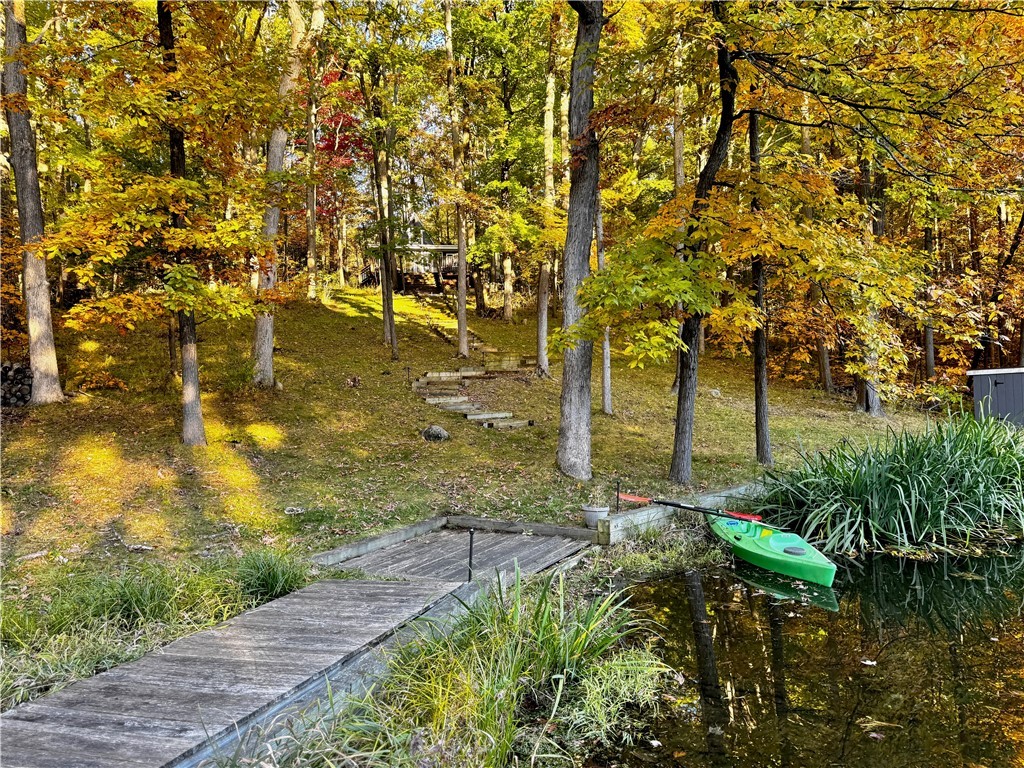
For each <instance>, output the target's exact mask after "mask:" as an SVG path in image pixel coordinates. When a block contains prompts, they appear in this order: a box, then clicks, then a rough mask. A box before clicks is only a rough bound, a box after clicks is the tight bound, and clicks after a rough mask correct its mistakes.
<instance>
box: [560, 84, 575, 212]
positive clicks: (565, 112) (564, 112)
mask: <svg viewBox="0 0 1024 768" xmlns="http://www.w3.org/2000/svg"><path fill="white" fill-rule="evenodd" d="M559 108H560V117H561V118H562V119H561V124H560V126H559V127H560V129H561V131H560V134H561V136H560V138H561V150H562V186H563V188H564V189H565V190H566V192H564V193H563V194H565V195H566V196H565V197H564V198H562V200H563V204H564V205H565V206H566V207H568V205H569V196H568V189H569V185H570V184H571V179H570V166H571V164H572V156H571V152H570V149H569V92H568V91H565V90H563V91H562V93H561V99H560V100H559Z"/></svg>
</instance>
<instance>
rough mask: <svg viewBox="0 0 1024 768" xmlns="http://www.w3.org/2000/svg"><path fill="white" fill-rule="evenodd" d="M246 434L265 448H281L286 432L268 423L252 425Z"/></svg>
mask: <svg viewBox="0 0 1024 768" xmlns="http://www.w3.org/2000/svg"><path fill="white" fill-rule="evenodd" d="M245 431H246V433H247V434H248V435H249V437H251V438H252V439H253V440H255V441H256V442H257V443H258V444H259V445H261V446H262V447H264V448H280V447H281V446H282V445H283V444H284V432H283V431H281V429H280V428H278V427H276V426H275V425H273V424H269V423H267V422H259V423H256V424H250V425H249V426H247V427H246V428H245Z"/></svg>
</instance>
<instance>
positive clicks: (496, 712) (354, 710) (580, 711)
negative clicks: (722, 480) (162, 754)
mask: <svg viewBox="0 0 1024 768" xmlns="http://www.w3.org/2000/svg"><path fill="white" fill-rule="evenodd" d="M642 630H643V627H642V626H641V625H640V624H639V623H638V622H637V620H636V618H635V617H634V615H633V613H632V611H631V610H630V609H629V608H628V607H627V606H626V605H625V600H624V599H623V597H622V596H621V594H620V593H612V594H609V595H604V596H601V597H598V598H596V599H594V600H593V601H590V602H580V601H578V600H577V599H575V598H573V597H571V595H570V590H569V588H568V587H567V586H566V584H565V583H564V581H563V580H562V579H561V578H559V579H557V580H555V579H554V578H553V577H549V578H547V579H545V580H543V581H539V582H538V581H534V582H524V581H523V580H521V579H520V578H519V577H517V578H516V579H515V580H514V581H512V582H511V583H510V584H509V585H507V587H506V588H504V589H502V588H496V589H495V590H494V591H493V592H491V593H489V594H485V595H483V596H481V597H480V598H479V599H478V600H477V601H476V602H475V603H474V604H472V605H469V606H467V607H466V610H465V613H464V614H463V615H462V616H460V617H459V618H458V619H456V620H455V621H454V623H453V624H452V625H450V626H447V627H445V626H441V625H429V626H428V627H426V628H425V629H424V631H423V632H422V633H421V634H420V635H419V636H418V637H417V638H415V639H414V640H413V641H412V642H410V643H408V644H406V645H403V646H402V647H401V648H400V649H398V650H397V651H396V652H395V653H394V655H393V656H392V657H391V658H390V659H389V664H388V670H387V673H386V674H385V676H384V677H383V678H382V679H381V681H380V682H379V683H378V685H377V687H376V688H375V689H374V690H373V691H371V693H370V694H368V695H367V696H366V697H365V698H362V699H360V700H357V701H355V702H351V701H349V702H342V703H337V704H335V705H334V709H333V712H332V713H331V714H329V715H328V716H326V717H324V716H321V717H318V718H314V719H313V720H312V721H311V722H307V723H304V724H303V725H302V726H301V727H298V728H295V727H293V728H292V729H291V730H289V731H288V732H286V733H284V734H281V735H279V736H277V737H275V738H273V739H271V740H270V741H269V742H267V743H266V744H265V745H264V746H263V747H262V749H261V750H260V754H258V755H257V756H255V757H251V758H240V757H238V756H235V757H234V758H231V761H230V762H229V763H228V764H230V765H234V766H241V765H256V764H259V765H265V766H271V765H272V766H278V767H281V768H283V766H289V767H290V768H327V767H328V766H331V767H334V766H360V767H363V768H368V767H371V766H373V767H376V766H409V767H410V768H411V767H412V766H428V765H429V766H441V765H444V766H452V767H459V768H462V767H465V768H469V767H470V766H472V767H473V768H499V767H500V766H505V765H509V764H513V763H515V764H531V765H533V764H536V765H541V764H550V763H551V761H552V760H554V761H556V762H558V763H559V764H567V763H571V762H572V761H571V757H570V756H572V755H575V754H580V753H586V752H590V751H593V750H594V749H596V748H600V747H601V746H604V745H609V744H612V743H616V742H619V741H623V740H625V741H629V740H630V739H631V734H632V732H633V731H634V729H637V728H639V727H640V726H639V725H638V723H640V722H648V721H649V719H650V717H651V716H652V715H653V714H654V713H656V711H657V707H658V703H659V701H660V698H661V693H662V691H663V689H664V685H665V683H666V682H667V680H668V675H669V669H668V668H667V667H666V666H665V665H664V664H663V663H662V662H661V661H660V659H658V657H657V656H655V655H654V653H653V652H652V651H650V650H649V649H648V647H647V646H646V645H645V644H644V643H643V642H642V641H641V638H640V634H641V632H642ZM640 715H643V717H642V718H640V717H639V716H640Z"/></svg>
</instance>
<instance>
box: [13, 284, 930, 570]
mask: <svg viewBox="0 0 1024 768" xmlns="http://www.w3.org/2000/svg"><path fill="white" fill-rule="evenodd" d="M379 307H380V304H379V298H378V297H377V296H376V294H374V293H373V292H368V291H356V290H350V291H346V292H345V293H344V294H343V295H341V296H340V297H338V298H336V299H333V300H331V301H328V302H326V303H323V304H319V303H318V304H304V303H296V304H293V305H291V306H289V307H286V308H283V309H281V311H280V312H279V314H278V320H277V342H278V345H279V351H278V352H277V355H276V372H277V376H278V378H279V379H280V380H281V382H282V384H283V389H282V390H280V391H269V392H267V391H256V390H253V389H252V388H251V387H250V386H249V385H248V380H249V375H250V370H251V367H250V366H251V360H250V357H251V355H250V348H251V335H252V329H251V321H239V322H235V323H233V324H225V323H213V322H210V323H205V324H203V325H201V326H200V361H201V366H202V372H201V375H202V386H203V406H204V413H205V418H206V430H207V437H208V440H209V446H208V447H207V448H205V449H189V448H185V447H184V446H182V445H181V444H180V439H179V418H180V405H179V387H178V384H177V382H176V381H175V380H173V379H170V378H169V377H168V375H167V368H168V363H167V361H168V355H167V342H166V327H165V326H163V327H162V326H157V325H153V326H148V327H146V328H143V329H141V330H139V331H137V332H135V333H132V334H128V335H124V336H121V335H117V334H115V333H112V332H102V333H89V334H79V333H73V332H71V331H69V330H67V329H64V330H61V331H60V332H59V334H58V337H59V347H60V363H61V366H62V371H65V372H66V377H67V380H68V382H69V383H70V385H72V386H75V385H76V383H77V382H81V381H83V380H85V379H87V378H89V379H91V380H93V381H94V382H95V381H101V380H105V379H111V377H112V379H116V380H120V381H122V382H123V383H124V385H125V387H126V389H125V390H121V389H120V388H115V389H103V390H92V391H89V392H87V393H82V394H78V395H76V396H75V397H72V398H70V399H69V400H68V401H67V402H66V403H65V404H63V405H56V406H47V407H43V408H36V409H32V410H24V409H20V410H10V411H7V412H5V413H4V415H3V454H2V457H3V492H2V495H0V505H2V510H0V511H2V523H3V525H2V527H3V565H4V571H5V582H6V588H19V587H24V585H25V584H26V582H31V581H32V577H33V575H35V574H37V573H40V572H42V571H45V570H46V569H47V568H48V566H50V565H56V564H63V563H69V562H70V563H74V562H78V561H90V562H96V563H109V564H111V565H114V564H117V563H120V562H132V561H136V560H142V559H153V558H157V559H161V560H176V559H180V558H183V557H188V556H210V555H215V554H222V553H223V554H230V553H240V552H241V551H243V550H245V549H247V548H249V547H252V546H259V545H263V546H272V547H275V548H282V549H290V550H293V551H296V552H297V553H302V552H313V551H320V550H325V549H329V548H331V547H334V546H337V545H339V544H341V543H344V542H345V541H349V540H352V539H355V538H358V537H362V536H366V535H369V534H372V533H375V532H379V531H382V530H386V529H389V528H394V527H397V526H400V525H403V524H407V523H410V522H414V521H416V520H420V519H423V518H427V517H431V516H435V515H441V514H449V513H452V514H473V515H491V516H500V517H502V518H507V519H527V520H534V521H548V522H558V523H566V522H569V523H572V524H578V523H579V520H578V517H579V515H578V512H577V510H578V508H579V504H580V503H581V502H586V501H590V500H593V501H598V500H600V501H605V502H611V498H612V495H613V488H614V483H615V480H616V479H620V480H621V481H622V486H623V488H624V489H626V490H629V491H632V492H640V493H665V494H675V495H677V496H679V495H682V493H683V489H679V488H673V487H672V486H671V485H670V484H668V483H667V482H666V481H665V480H664V477H665V475H666V474H667V470H668V465H669V461H670V457H671V450H672V433H673V416H674V413H675V402H674V398H673V397H672V396H671V395H670V394H669V385H670V384H671V381H672V376H673V371H672V368H671V366H669V365H663V366H656V367H648V368H647V369H645V370H638V369H631V368H629V367H628V365H627V361H626V360H625V359H624V358H614V359H613V377H612V378H613V392H614V395H613V402H614V406H615V415H614V416H605V415H603V414H601V413H600V409H599V403H600V367H599V366H595V374H596V376H595V381H594V393H595V394H594V401H595V405H597V412H595V415H594V420H593V464H594V475H595V479H594V481H593V482H592V483H590V484H585V483H578V482H575V481H573V480H569V479H567V478H565V477H563V476H561V475H560V474H559V473H558V471H557V470H556V468H555V447H556V443H557V439H558V408H559V384H558V378H557V377H558V375H559V373H560V370H559V367H558V365H557V363H556V364H555V365H554V366H553V371H552V372H553V374H554V375H555V378H554V379H553V380H541V379H537V378H536V377H534V376H532V375H530V376H527V375H515V376H503V377H500V378H498V379H494V380H488V381H475V382H473V383H472V384H471V386H470V391H469V393H470V395H471V397H472V398H473V399H479V400H480V401H481V402H483V403H485V404H486V405H487V406H488V407H494V408H498V409H507V410H512V411H514V412H515V413H516V415H517V417H520V418H527V419H533V420H534V421H535V422H536V426H534V427H531V428H526V429H520V430H517V431H513V432H497V431H494V430H489V429H483V428H480V427H477V426H473V425H472V424H471V423H469V422H468V421H466V420H465V419H463V418H461V417H460V416H459V415H457V414H451V413H447V412H444V411H441V410H439V409H437V408H436V407H434V406H432V405H428V404H426V403H425V402H423V400H421V399H420V398H419V397H418V396H416V395H415V394H414V393H413V392H412V391H411V388H410V385H409V383H408V378H409V376H410V375H411V376H412V377H415V376H417V375H420V374H422V373H423V372H424V371H427V370H444V369H454V368H457V367H458V365H459V364H460V363H459V361H457V360H455V359H454V358H453V352H454V349H453V347H451V346H450V345H448V344H446V343H445V342H444V341H443V340H441V339H440V338H438V336H437V335H436V334H435V333H433V332H432V331H431V330H430V327H429V326H430V324H432V323H433V324H438V325H447V326H449V327H452V326H454V321H453V320H452V319H451V318H450V317H448V316H446V315H445V314H443V313H442V312H440V311H439V310H438V309H437V308H436V306H435V305H431V304H425V303H421V302H418V301H416V300H415V299H413V298H411V297H404V296H398V297H397V299H396V309H397V315H398V329H399V337H400V352H401V360H400V361H398V362H392V361H391V360H390V355H389V353H388V350H387V348H385V347H384V345H383V344H382V340H381V321H380V309H379ZM523 314H527V313H523ZM470 326H471V328H472V329H473V330H474V331H476V332H477V333H478V334H479V335H480V336H481V337H482V338H483V339H484V340H485V341H486V342H487V343H489V344H492V345H494V346H497V347H498V348H499V349H500V350H501V351H503V352H521V353H524V354H532V353H533V352H534V344H535V341H534V339H535V325H534V324H533V323H532V322H526V323H516V324H509V323H505V322H502V321H499V320H481V319H477V318H472V319H471V321H470ZM598 359H599V358H598ZM68 388H69V389H71V386H69V387H68ZM713 390H714V391H713ZM770 397H771V427H772V438H773V441H772V442H773V445H774V448H775V457H776V461H777V463H778V464H779V465H781V466H789V465H793V464H795V463H796V462H797V461H798V460H799V453H800V452H801V451H815V450H819V449H822V448H825V447H828V446H829V445H832V444H833V443H835V442H837V441H839V440H843V439H849V440H852V441H864V440H869V439H872V438H875V437H879V436H881V435H883V434H884V433H885V432H886V430H888V429H890V428H896V429H899V428H900V427H902V426H906V427H908V428H911V429H917V428H920V427H921V426H922V425H923V423H924V418H925V417H924V416H923V415H921V414H920V413H919V412H916V411H906V412H897V413H896V415H895V416H890V417H889V418H887V419H884V420H875V419H871V418H868V417H867V416H865V415H863V414H857V413H854V412H853V411H852V410H851V403H850V402H848V401H847V400H844V399H842V398H839V397H832V396H827V395H825V394H823V393H821V392H818V391H815V390H812V389H808V388H806V387H798V386H794V385H790V384H787V383H784V382H778V383H773V385H772V387H771V391H770ZM753 411H754V405H753V389H752V385H751V376H750V365H749V361H748V360H744V359H727V358H718V357H715V356H714V355H713V354H708V355H706V356H705V357H704V358H703V359H702V362H701V370H700V392H699V394H698V397H697V420H696V434H697V439H696V444H695V465H694V475H695V478H696V480H697V486H696V488H694V489H692V490H705V489H708V488H720V487H723V486H727V485H730V484H734V483H738V482H742V481H746V480H750V479H752V478H754V477H756V476H757V474H758V467H757V464H756V462H755V461H754V457H753V450H754V426H753ZM432 423H436V424H439V425H441V426H443V427H444V428H445V429H446V430H448V432H449V433H450V434H451V440H448V441H445V442H441V443H428V442H425V441H424V440H423V439H422V437H421V436H420V431H421V430H422V429H423V428H424V427H426V426H428V425H429V424H432Z"/></svg>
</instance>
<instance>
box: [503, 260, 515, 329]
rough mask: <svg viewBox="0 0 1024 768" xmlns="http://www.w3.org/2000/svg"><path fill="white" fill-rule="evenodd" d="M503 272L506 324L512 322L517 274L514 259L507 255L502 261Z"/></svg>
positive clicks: (504, 317)
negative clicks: (513, 294)
mask: <svg viewBox="0 0 1024 768" xmlns="http://www.w3.org/2000/svg"><path fill="white" fill-rule="evenodd" d="M501 271H502V274H503V275H504V278H505V281H504V284H503V286H502V289H503V294H504V299H505V304H504V308H503V312H502V318H503V319H504V320H505V321H506V322H511V321H512V289H513V287H514V280H515V272H513V271H512V257H511V256H509V255H508V254H505V258H503V259H502V260H501Z"/></svg>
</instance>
